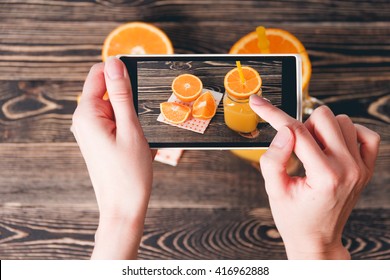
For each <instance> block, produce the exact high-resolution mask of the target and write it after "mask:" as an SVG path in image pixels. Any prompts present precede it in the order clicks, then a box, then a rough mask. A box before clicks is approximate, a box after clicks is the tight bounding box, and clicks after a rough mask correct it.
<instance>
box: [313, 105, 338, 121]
mask: <svg viewBox="0 0 390 280" xmlns="http://www.w3.org/2000/svg"><path fill="white" fill-rule="evenodd" d="M329 116H334V115H333V112H332V110H330V109H329V107H328V106H326V105H322V106H320V107H318V108H317V109H315V110H314V112H313V114H312V117H313V118H317V117H329Z"/></svg>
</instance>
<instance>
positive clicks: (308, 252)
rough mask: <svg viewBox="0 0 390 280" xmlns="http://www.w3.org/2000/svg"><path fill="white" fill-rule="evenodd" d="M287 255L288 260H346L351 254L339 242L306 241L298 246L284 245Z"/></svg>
mask: <svg viewBox="0 0 390 280" xmlns="http://www.w3.org/2000/svg"><path fill="white" fill-rule="evenodd" d="M286 253H287V257H288V259H290V260H293V259H295V260H305V259H308V260H348V259H351V255H350V254H349V252H348V250H347V249H346V248H345V247H344V246H343V244H342V243H341V241H340V242H337V243H332V244H328V243H326V244H324V243H310V242H308V243H306V244H305V245H302V246H300V247H297V246H288V245H286Z"/></svg>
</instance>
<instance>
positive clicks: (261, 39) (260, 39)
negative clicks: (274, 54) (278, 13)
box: [256, 26, 270, 53]
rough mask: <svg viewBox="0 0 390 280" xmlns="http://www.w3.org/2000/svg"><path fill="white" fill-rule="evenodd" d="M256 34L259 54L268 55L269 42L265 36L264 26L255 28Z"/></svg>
mask: <svg viewBox="0 0 390 280" xmlns="http://www.w3.org/2000/svg"><path fill="white" fill-rule="evenodd" d="M256 33H257V45H258V46H259V49H260V53H270V51H269V41H268V39H267V36H266V35H265V28H264V26H258V27H257V28H256Z"/></svg>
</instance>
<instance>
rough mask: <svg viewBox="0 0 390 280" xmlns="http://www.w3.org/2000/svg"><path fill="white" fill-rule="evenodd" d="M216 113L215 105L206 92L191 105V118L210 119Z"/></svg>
mask: <svg viewBox="0 0 390 280" xmlns="http://www.w3.org/2000/svg"><path fill="white" fill-rule="evenodd" d="M216 112H217V104H216V103H215V100H214V97H213V95H212V94H211V92H209V91H206V92H205V93H203V94H202V95H201V96H199V97H198V99H196V100H195V102H194V104H192V116H193V117H194V118H199V119H211V118H212V117H214V115H215V113H216Z"/></svg>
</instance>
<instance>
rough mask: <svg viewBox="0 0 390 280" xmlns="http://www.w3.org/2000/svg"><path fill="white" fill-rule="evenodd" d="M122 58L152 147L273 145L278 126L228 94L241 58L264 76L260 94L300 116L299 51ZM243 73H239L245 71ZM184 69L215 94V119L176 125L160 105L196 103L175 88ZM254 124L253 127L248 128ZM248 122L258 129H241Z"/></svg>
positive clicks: (288, 111)
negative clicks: (228, 80) (228, 79)
mask: <svg viewBox="0 0 390 280" xmlns="http://www.w3.org/2000/svg"><path fill="white" fill-rule="evenodd" d="M118 57H119V58H120V59H121V60H122V61H123V62H124V64H125V65H126V68H127V71H128V73H129V77H130V80H131V87H132V91H133V99H134V106H135V109H136V111H137V114H138V118H139V121H140V123H141V126H142V129H143V131H144V134H145V137H146V139H147V141H148V143H149V145H150V147H151V148H183V149H216V150H217V149H218V150H219V149H263V148H267V147H269V145H270V143H271V141H272V139H273V138H274V136H275V134H276V131H275V130H274V129H273V128H272V127H271V126H270V125H269V124H268V123H266V122H264V121H262V120H261V119H260V118H257V119H256V117H257V115H255V114H254V112H253V111H251V110H250V107H249V103H248V99H247V98H246V99H245V98H244V99H237V98H232V97H233V96H231V95H230V94H228V93H227V92H229V93H230V91H227V90H226V88H225V84H224V83H225V76H227V74H228V73H229V72H230V71H231V70H233V69H234V68H237V66H236V65H237V61H239V62H240V64H241V67H242V68H241V69H244V68H245V67H246V68H247V69H249V68H250V70H251V71H252V72H253V73H256V72H257V73H258V74H259V75H260V78H261V88H260V90H259V92H258V93H257V94H259V95H260V94H261V95H262V96H263V97H264V98H266V99H268V100H269V101H270V102H271V103H272V104H273V105H275V106H277V107H279V108H280V109H282V110H283V111H285V112H286V113H287V114H288V115H290V116H291V117H293V118H296V119H298V120H301V114H302V113H301V108H302V92H301V91H302V90H301V89H302V86H301V76H302V71H301V59H300V56H299V55H292V54H291V55H290V54H288V55H256V54H250V55H123V56H118ZM248 67H249V68H248ZM236 71H238V68H237V69H236ZM245 71H246V70H245ZM242 73H243V72H241V73H239V74H240V75H241V76H242V75H244V74H242ZM183 74H191V75H194V76H196V77H198V78H199V79H200V80H201V83H202V85H203V89H202V93H206V92H209V93H211V94H212V96H213V98H214V101H215V104H216V106H217V107H216V113H215V115H214V116H213V117H212V118H211V119H203V118H195V117H193V116H192V115H191V114H189V117H188V119H187V120H186V121H185V122H184V123H180V124H175V123H172V122H171V121H170V120H167V119H165V118H164V116H163V115H162V113H161V107H160V104H161V103H164V102H174V103H175V104H176V103H179V104H182V105H186V106H187V107H189V108H191V106H192V108H194V105H193V103H194V102H193V101H192V102H183V101H182V100H180V99H179V98H178V97H177V95H175V94H174V93H173V90H172V83H173V81H174V79H175V78H177V77H178V76H180V75H183ZM248 75H250V74H248ZM248 77H249V76H248ZM244 78H245V77H244ZM244 80H245V79H244ZM227 87H229V88H228V89H230V84H227ZM195 102H196V101H195ZM171 104H172V103H169V105H171ZM207 106H208V105H207ZM187 107H186V109H188V108H187ZM172 108H176V106H173V107H172ZM191 113H193V111H191ZM253 122H255V123H253ZM250 126H252V127H251V128H249V127H250ZM245 127H246V128H249V129H250V130H252V129H253V131H245V129H241V128H245Z"/></svg>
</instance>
